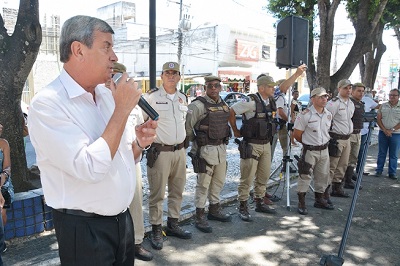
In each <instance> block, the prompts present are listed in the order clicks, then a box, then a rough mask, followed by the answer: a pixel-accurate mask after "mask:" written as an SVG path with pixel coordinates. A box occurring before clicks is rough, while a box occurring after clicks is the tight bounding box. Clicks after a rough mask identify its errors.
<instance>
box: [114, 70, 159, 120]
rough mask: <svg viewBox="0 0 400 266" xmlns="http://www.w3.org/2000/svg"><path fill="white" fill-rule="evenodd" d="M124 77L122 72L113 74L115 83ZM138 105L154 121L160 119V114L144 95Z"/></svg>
mask: <svg viewBox="0 0 400 266" xmlns="http://www.w3.org/2000/svg"><path fill="white" fill-rule="evenodd" d="M121 77H122V73H116V74H114V76H113V81H114V83H115V84H117V83H118V81H119V79H120V78H121ZM138 105H139V107H140V108H142V110H143V111H144V112H145V113H146V114H147V115H148V116H149V117H150V118H151V119H152V120H154V121H156V120H158V118H159V117H160V115H159V114H158V113H157V111H156V110H154V108H153V107H151V105H150V104H149V103H148V102H147V101H146V100H145V99H144V98H143V96H140V99H139V102H138Z"/></svg>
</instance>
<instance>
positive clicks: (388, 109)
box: [378, 101, 400, 134]
mask: <svg viewBox="0 0 400 266" xmlns="http://www.w3.org/2000/svg"><path fill="white" fill-rule="evenodd" d="M379 113H380V114H382V123H383V125H384V127H385V128H393V127H395V126H396V125H397V124H399V123H400V101H398V102H397V105H395V106H391V105H390V103H389V102H386V103H383V104H382V105H381V107H380V108H379V110H378V114H379ZM393 133H394V134H400V129H398V130H396V131H395V132H393Z"/></svg>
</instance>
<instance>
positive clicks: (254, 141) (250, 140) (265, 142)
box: [244, 138, 270, 144]
mask: <svg viewBox="0 0 400 266" xmlns="http://www.w3.org/2000/svg"><path fill="white" fill-rule="evenodd" d="M244 140H245V141H247V142H248V143H253V144H267V143H269V142H270V140H269V139H247V138H245V139H244Z"/></svg>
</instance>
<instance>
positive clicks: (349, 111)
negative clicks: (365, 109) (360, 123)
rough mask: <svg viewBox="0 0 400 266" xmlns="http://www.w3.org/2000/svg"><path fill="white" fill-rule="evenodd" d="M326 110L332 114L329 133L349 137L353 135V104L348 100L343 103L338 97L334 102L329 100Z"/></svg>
mask: <svg viewBox="0 0 400 266" xmlns="http://www.w3.org/2000/svg"><path fill="white" fill-rule="evenodd" d="M326 109H328V111H329V112H331V113H332V117H333V118H332V128H331V130H330V132H333V133H336V134H340V135H350V134H351V133H353V122H352V121H351V118H352V117H353V114H354V109H355V107H354V104H353V102H352V101H351V100H350V98H349V99H347V101H344V99H343V98H341V97H340V96H338V99H337V100H336V101H333V100H330V101H329V102H328V104H327V105H326Z"/></svg>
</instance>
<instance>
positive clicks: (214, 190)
mask: <svg viewBox="0 0 400 266" xmlns="http://www.w3.org/2000/svg"><path fill="white" fill-rule="evenodd" d="M226 168H227V162H226V161H224V162H221V163H220V164H217V165H211V166H209V165H207V173H199V174H197V184H196V191H195V205H196V208H204V207H205V206H206V202H207V198H208V201H209V203H210V204H217V203H219V201H220V198H219V197H220V193H221V190H222V187H223V186H224V183H225V179H226Z"/></svg>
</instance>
